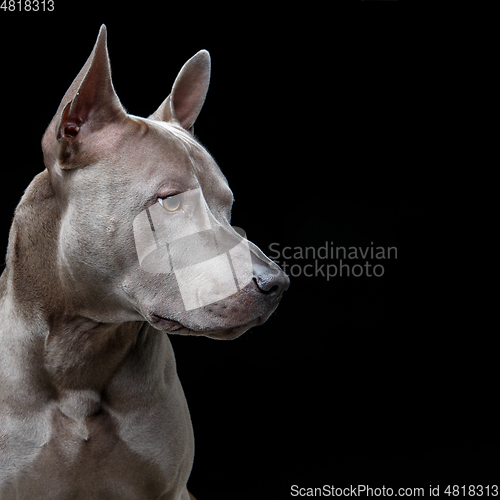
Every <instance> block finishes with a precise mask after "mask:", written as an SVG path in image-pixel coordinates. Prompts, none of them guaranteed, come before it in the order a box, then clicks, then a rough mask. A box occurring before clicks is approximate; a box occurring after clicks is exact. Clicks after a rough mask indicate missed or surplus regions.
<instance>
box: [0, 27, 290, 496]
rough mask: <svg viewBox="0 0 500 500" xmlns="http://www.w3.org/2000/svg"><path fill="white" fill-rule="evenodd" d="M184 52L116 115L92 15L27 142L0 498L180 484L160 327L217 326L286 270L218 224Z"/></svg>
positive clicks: (180, 420)
mask: <svg viewBox="0 0 500 500" xmlns="http://www.w3.org/2000/svg"><path fill="white" fill-rule="evenodd" d="M209 78H210V56H209V54H208V52H207V51H200V52H198V53H197V54H196V55H195V56H194V57H192V58H191V59H190V60H189V61H188V62H187V63H186V64H185V65H184V66H183V68H182V69H181V71H180V73H179V75H178V76H177V78H176V80H175V83H174V85H173V87H172V91H171V93H170V95H169V96H168V97H167V99H166V100H165V101H164V102H163V103H162V104H161V106H160V107H159V108H158V109H157V110H156V111H155V113H153V114H152V115H151V116H150V117H149V118H147V119H146V118H139V117H136V116H133V115H129V114H127V113H126V111H125V110H124V108H123V107H122V105H121V104H120V101H119V99H118V97H117V96H116V93H115V91H114V88H113V84H112V81H111V72H110V65H109V59H108V51H107V46H106V28H105V27H104V26H102V27H101V30H100V32H99V36H98V39H97V42H96V44H95V47H94V49H93V51H92V53H91V55H90V57H89V59H88V60H87V62H86V64H85V65H84V67H83V68H82V70H81V71H80V73H79V74H78V76H77V77H76V79H75V80H74V82H73V84H72V85H71V87H70V88H69V90H68V91H67V92H66V94H65V96H64V98H63V100H62V101H61V104H60V106H59V109H58V110H57V113H56V114H55V116H54V118H53V120H52V122H51V123H50V125H49V126H48V128H47V131H46V132H45V134H44V137H43V140H42V148H43V155H44V162H45V167H46V169H45V170H44V171H43V172H41V173H40V174H38V175H37V176H36V177H35V178H34V179H33V181H32V182H31V184H30V185H29V187H28V188H27V190H26V192H25V194H24V196H23V197H22V199H21V201H20V203H19V205H18V207H17V209H16V212H15V216H14V220H13V224H12V228H11V232H10V237H9V245H8V250H7V258H6V269H5V271H4V272H3V274H2V276H1V279H0V297H1V299H0V315H1V316H0V317H1V319H2V321H1V325H0V499H1V500H11V499H12V500H33V499H37V500H40V499H44V500H66V499H72V500H75V499H82V500H83V499H85V500H88V499H106V500H110V499H117V500H118V499H119V500H127V499H130V500H139V499H144V500H152V499H164V500H167V499H168V500H189V499H190V498H194V497H193V496H192V495H190V493H189V492H188V490H187V487H186V483H187V480H188V478H189V474H190V471H191V467H192V463H193V457H194V438H193V430H192V425H191V419H190V415H189V410H188V407H187V403H186V399H185V397H184V393H183V390H182V387H181V384H180V382H179V379H178V376H177V371H176V365H175V358H174V353H173V351H172V347H171V344H170V341H169V338H168V335H166V333H174V332H175V333H176V334H183V335H204V336H207V337H211V338H219V339H232V338H236V337H237V336H239V335H241V334H242V333H243V332H245V331H246V330H248V329H249V328H251V327H253V326H256V325H260V324H262V323H263V322H265V321H266V320H267V319H268V317H269V316H270V315H271V314H272V312H273V311H274V310H275V309H276V307H277V305H278V303H279V301H280V299H281V296H282V293H283V291H284V290H285V289H286V288H287V287H288V285H289V281H288V277H287V276H286V274H285V273H283V271H282V270H281V269H280V268H279V267H278V266H277V265H276V264H275V263H273V262H272V261H271V260H269V259H268V258H267V257H266V256H265V255H264V254H263V253H262V252H261V251H260V250H259V249H258V248H257V247H256V246H255V245H253V244H252V243H251V242H249V241H248V240H247V239H246V237H245V236H244V234H243V233H242V231H240V230H236V229H234V228H233V227H231V225H230V215H231V206H232V201H233V196H232V192H231V190H230V189H229V186H228V184H227V181H226V178H225V177H224V175H223V174H222V172H221V171H220V169H219V168H218V166H217V164H216V163H215V161H214V160H213V158H212V157H211V156H210V155H209V154H208V152H207V151H206V150H205V149H204V148H203V146H201V145H200V143H199V142H198V141H197V140H196V139H195V138H194V136H193V125H194V122H195V120H196V118H197V116H198V114H199V112H200V110H201V108H202V105H203V103H204V100H205V96H206V93H207V89H208V83H209Z"/></svg>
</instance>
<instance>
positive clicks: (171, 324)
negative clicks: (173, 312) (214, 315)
mask: <svg viewBox="0 0 500 500" xmlns="http://www.w3.org/2000/svg"><path fill="white" fill-rule="evenodd" d="M266 319H267V318H266ZM263 322H265V319H264V318H261V317H259V318H256V319H254V320H253V321H249V322H248V323H246V324H241V325H236V326H232V327H229V328H214V329H211V328H210V329H208V328H207V329H200V330H198V329H192V328H189V327H187V326H184V325H183V324H182V323H179V322H178V321H175V320H173V319H170V318H166V317H164V316H160V315H159V314H155V313H151V315H150V320H149V324H150V325H151V326H153V327H154V328H155V329H157V330H160V331H162V332H165V333H176V334H180V335H201V336H206V337H209V338H214V339H224V340H232V339H234V338H237V337H239V336H240V335H241V334H243V333H244V332H246V331H247V330H248V329H250V328H252V327H253V326H257V325H260V324H262V323H263Z"/></svg>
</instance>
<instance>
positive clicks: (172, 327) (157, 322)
mask: <svg viewBox="0 0 500 500" xmlns="http://www.w3.org/2000/svg"><path fill="white" fill-rule="evenodd" d="M151 324H152V325H153V326H154V327H155V328H158V329H159V330H165V331H166V332H175V331H177V330H180V329H181V328H185V327H184V325H182V324H181V323H179V322H178V321H174V320H173V319H170V318H164V317H163V316H160V315H159V314H154V313H153V314H151Z"/></svg>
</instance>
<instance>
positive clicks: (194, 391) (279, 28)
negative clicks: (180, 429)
mask: <svg viewBox="0 0 500 500" xmlns="http://www.w3.org/2000/svg"><path fill="white" fill-rule="evenodd" d="M157 5H158V7H154V8H153V7H151V6H147V5H146V4H144V5H140V6H139V5H138V4H130V5H129V6H125V5H123V3H122V4H119V3H118V2H116V6H110V3H109V2H108V6H107V7H106V8H104V7H103V6H102V2H101V4H98V3H95V4H93V3H92V2H85V3H83V2H74V3H71V4H70V3H69V2H68V3H67V5H62V0H59V1H58V0H56V9H55V12H53V13H49V12H45V13H42V12H38V13H33V12H31V13H18V12H14V13H9V12H4V11H1V10H0V26H1V32H0V42H1V49H2V52H1V59H0V61H1V75H2V76H1V87H0V88H1V95H2V102H3V106H2V141H1V143H2V156H3V159H2V171H3V201H2V205H3V206H2V208H3V214H4V215H3V216H2V218H1V221H2V232H1V238H2V240H1V242H2V248H3V249H5V248H6V245H7V234H8V228H9V226H10V222H11V218H12V213H13V210H14V208H15V206H16V204H17V202H18V200H19V198H20V197H21V195H22V193H23V190H24V189H25V187H26V186H27V185H28V183H29V182H30V180H31V179H32V177H33V176H34V175H35V174H36V173H38V172H39V171H41V170H42V169H43V163H42V154H41V149H40V140H41V137H42V135H43V132H44V130H45V127H46V126H47V125H48V123H49V122H50V120H51V118H52V116H53V113H55V111H56V109H57V107H58V105H59V102H60V99H61V98H62V96H63V95H64V92H65V91H66V89H67V88H68V87H69V85H70V84H71V82H72V80H73V78H74V77H75V76H76V74H77V73H78V71H79V70H80V68H81V66H82V65H83V63H84V62H85V60H86V58H87V57H88V55H89V54H90V51H91V50H92V47H93V44H94V42H95V39H96V37H97V33H98V30H99V26H100V24H101V23H106V25H107V27H108V48H109V53H110V59H111V64H112V70H113V81H114V85H115V89H116V91H117V94H118V95H119V97H120V99H121V101H122V103H123V105H124V106H125V107H126V108H127V110H128V111H129V112H130V113H132V114H135V115H139V116H148V115H149V114H150V113H152V112H153V111H154V110H155V109H156V108H157V107H158V105H159V104H160V103H161V102H162V101H163V99H164V98H165V97H166V96H167V95H168V93H169V92H170V88H171V85H172V83H173V81H174V79H175V76H176V74H177V72H178V71H179V69H180V68H181V67H182V65H183V63H184V62H185V61H186V60H187V59H188V58H189V57H191V56H192V55H193V54H194V53H196V52H197V51H198V50H200V49H202V48H205V49H208V50H209V51H210V53H211V56H212V79H211V86H210V90H209V93H208V97H207V101H206V103H205V106H204V108H203V110H202V113H201V115H200V117H199V119H198V122H197V124H196V127H195V128H196V134H197V136H198V137H199V139H200V141H201V142H202V143H203V144H204V145H205V146H206V147H207V149H208V150H209V151H210V152H211V154H212V155H213V156H214V158H215V159H216V161H217V162H218V164H219V166H220V167H221V169H222V171H223V172H224V174H225V175H226V177H227V178H228V181H229V184H230V186H231V188H232V190H233V193H234V194H235V200H236V201H235V205H234V209H233V224H234V225H237V226H241V227H243V228H244V229H245V230H246V232H247V235H248V237H249V239H251V240H252V241H253V242H255V243H256V244H257V245H258V246H259V247H260V248H261V249H262V250H263V251H265V252H267V253H269V245H270V244H272V243H279V245H280V248H283V247H284V246H292V247H293V246H301V247H311V246H312V247H315V248H319V247H320V246H323V245H324V244H325V242H333V243H334V245H336V246H347V247H348V246H359V247H363V248H364V247H366V246H370V245H371V242H373V245H374V246H383V247H387V246H396V247H397V249H398V254H397V255H398V257H397V259H391V260H388V261H383V262H382V264H383V265H384V268H385V272H384V275H383V276H382V277H380V278H375V277H371V278H368V277H359V278H355V277H352V276H351V277H342V278H332V279H330V280H329V281H327V280H326V278H325V277H321V276H318V277H304V276H296V277H293V276H292V278H291V286H290V289H289V290H288V291H287V292H286V294H285V296H284V298H283V300H282V303H281V305H280V306H279V308H278V310H277V311H276V313H275V314H274V315H273V316H272V317H271V319H270V320H269V321H268V322H267V323H266V324H265V325H263V326H261V327H259V328H256V329H254V330H251V331H250V332H247V333H246V334H245V335H243V336H242V337H240V338H238V339H237V340H235V341H232V342H219V341H213V340H209V339H205V338H188V337H174V336H171V340H172V343H173V345H174V349H175V351H176V356H177V363H178V371H179V374H180V377H181V380H182V383H183V387H184V390H185V392H186V396H187V399H188V402H189V406H190V410H191V414H192V420H193V425H194V429H195V436H196V457H195V464H194V468H193V472H192V476H191V479H190V483H189V486H190V489H191V490H192V492H193V493H194V494H195V495H196V496H197V497H199V498H200V500H210V499H214V500H215V499H216V500H225V499H228V500H229V499H234V498H238V499H242V500H243V499H255V498H263V499H281V498H290V487H291V485H293V484H297V485H299V486H301V487H310V486H313V487H314V486H322V485H323V484H333V485H336V486H346V485H350V484H368V485H371V486H372V487H375V486H381V485H383V484H385V485H386V486H390V487H393V488H396V487H399V486H405V487H407V486H421V487H425V488H428V486H429V485H431V484H432V485H436V484H438V483H439V484H442V485H446V484H466V485H468V484H473V483H479V484H492V483H494V482H495V480H496V478H497V477H498V466H499V463H498V462H499V460H498V438H499V436H498V413H497V410H496V409H495V408H496V406H495V403H496V400H497V391H496V390H494V388H496V384H495V378H494V377H496V373H494V361H495V351H494V348H493V346H494V342H493V341H494V339H493V331H492V330H491V329H485V328H483V327H482V326H480V324H479V323H478V322H477V321H476V320H475V319H474V320H472V321H471V320H469V319H467V318H468V317H469V316H468V312H469V311H468V310H467V309H468V306H469V305H470V304H469V302H468V301H467V300H464V299H463V294H465V293H469V292H470V291H469V290H465V289H463V288H462V287H463V286H464V285H463V283H462V281H461V278H460V276H461V275H460V273H459V271H460V270H462V269H464V268H467V263H466V262H457V261H456V258H455V255H454V248H455V246H456V245H458V242H456V243H454V244H453V243H450V242H446V228H447V225H448V222H449V219H450V213H451V212H450V207H449V205H448V202H447V201H446V200H447V198H446V183H444V184H443V183H442V182H441V181H442V177H443V173H442V172H443V166H444V165H443V164H444V161H443V155H442V153H441V152H440V151H441V148H443V147H445V143H446V140H444V139H443V134H442V131H441V130H440V129H439V127H437V126H436V121H439V107H440V104H441V98H442V95H443V93H446V89H444V88H442V87H440V83H439V78H438V77H437V76H436V75H437V74H438V70H439V67H440V64H441V55H443V54H444V53H445V50H444V49H443V47H442V46H440V45H439V44H435V43H433V42H431V41H430V40H429V37H430V35H431V32H432V29H433V28H432V26H431V24H430V21H429V19H425V21H419V20H418V18H415V17H414V13H411V14H410V13H409V12H408V11H403V6H402V3H401V2H399V3H379V4H375V3H373V4H370V5H366V6H365V5H364V3H361V2H359V3H352V4H351V5H350V6H348V5H344V6H342V7H340V6H339V5H340V4H339V5H337V6H336V7H334V9H336V10H330V9H331V7H332V6H331V5H329V6H328V9H326V4H325V11H317V12H313V11H310V12H309V11H308V12H305V11H303V10H300V9H297V10H295V9H293V8H290V9H289V10H286V11H285V10H279V9H276V10H274V11H271V10H270V8H269V7H265V6H263V5H262V6H259V5H252V6H248V7H247V8H241V9H237V10H232V8H231V9H222V10H219V11H215V10H213V9H207V10H204V9H200V8H199V7H196V5H192V6H190V7H189V8H185V9H183V10H175V9H173V6H172V5H166V8H167V11H165V12H162V11H161V9H160V8H159V7H160V4H157ZM301 9H302V7H301ZM422 19H423V18H422ZM443 186H444V187H443ZM294 263H295V264H300V265H304V264H305V263H306V262H304V261H299V260H297V261H288V264H289V265H290V264H294ZM323 263H324V262H323ZM329 263H332V262H329ZM361 263H363V262H361ZM370 263H372V264H375V263H377V262H374V261H370ZM320 264H321V263H320ZM296 269H297V268H296ZM450 284H451V286H450Z"/></svg>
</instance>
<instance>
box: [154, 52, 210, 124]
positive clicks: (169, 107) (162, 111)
mask: <svg viewBox="0 0 500 500" xmlns="http://www.w3.org/2000/svg"><path fill="white" fill-rule="evenodd" d="M209 82H210V54H209V53H208V51H206V50H200V51H199V52H198V53H197V54H195V55H194V56H193V57H192V58H191V59H189V61H187V62H186V64H184V66H183V67H182V69H181V70H180V72H179V74H178V75H177V78H176V79H175V82H174V86H173V87H172V92H171V93H170V95H169V96H168V97H167V98H166V99H165V100H164V101H163V103H162V105H161V106H160V107H159V108H158V109H157V110H156V111H155V112H154V113H153V114H152V115H151V116H150V117H149V118H151V119H152V120H160V121H165V122H168V121H174V120H175V121H178V122H179V123H180V124H181V125H182V127H183V128H185V129H186V130H192V128H193V125H194V122H195V121H196V118H198V115H199V113H200V111H201V108H202V106H203V103H204V102H205V97H206V95H207V91H208V84H209Z"/></svg>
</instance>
